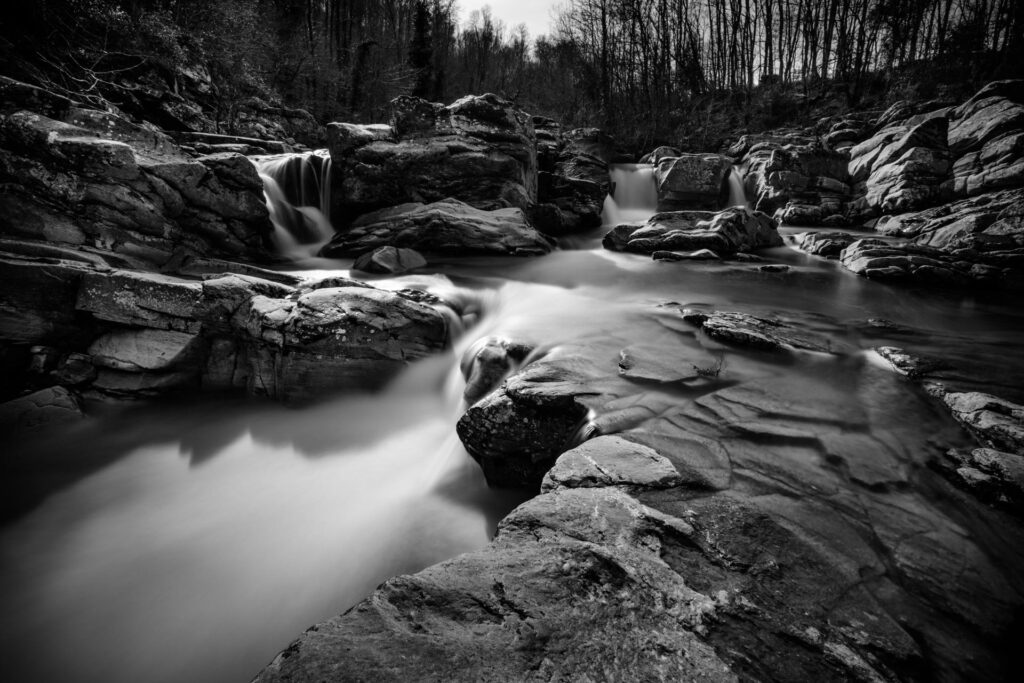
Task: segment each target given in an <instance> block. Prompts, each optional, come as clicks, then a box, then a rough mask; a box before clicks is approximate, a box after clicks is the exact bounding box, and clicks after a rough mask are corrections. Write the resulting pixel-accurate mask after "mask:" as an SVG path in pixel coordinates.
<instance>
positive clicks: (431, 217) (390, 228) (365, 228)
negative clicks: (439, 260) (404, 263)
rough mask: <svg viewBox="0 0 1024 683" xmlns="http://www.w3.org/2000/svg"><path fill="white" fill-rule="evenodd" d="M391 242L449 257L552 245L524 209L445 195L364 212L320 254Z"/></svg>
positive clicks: (532, 251) (529, 252)
mask: <svg viewBox="0 0 1024 683" xmlns="http://www.w3.org/2000/svg"><path fill="white" fill-rule="evenodd" d="M386 246H390V247H399V248H404V249H415V250H416V251H419V252H421V253H423V254H429V255H434V254H438V255H446V256H459V255H508V256H538V255H541V254H546V253H548V252H549V251H551V248H552V244H551V242H550V241H549V240H548V239H547V238H545V237H544V236H542V235H541V234H540V233H539V232H537V231H536V230H535V229H534V228H533V227H532V226H531V225H530V224H529V222H528V221H527V219H526V216H525V215H524V214H523V211H522V210H521V209H518V208H507V209H495V210H493V211H482V210H480V209H476V208H474V207H472V206H470V205H469V204H465V203H463V202H461V201H459V200H457V199H445V200H442V201H438V202H434V203H432V204H404V205H400V206H396V207H393V208H390V209H381V210H379V211H375V212H373V213H369V214H366V215H364V216H361V217H360V218H359V219H357V220H356V221H355V222H354V223H353V224H352V227H351V228H350V229H349V230H347V231H344V232H339V233H338V234H337V235H335V236H334V238H333V239H331V241H330V242H328V243H327V244H326V245H325V246H324V247H323V249H321V251H320V253H321V255H322V256H328V257H335V258H336V257H344V256H357V255H359V254H362V253H364V252H366V251H367V250H373V249H377V248H379V247H386Z"/></svg>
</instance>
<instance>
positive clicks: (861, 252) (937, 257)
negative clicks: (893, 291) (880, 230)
mask: <svg viewBox="0 0 1024 683" xmlns="http://www.w3.org/2000/svg"><path fill="white" fill-rule="evenodd" d="M841 261H842V264H843V267H844V268H846V269H848V270H851V271H853V272H854V273H857V274H858V275H863V276H864V277H867V278H871V279H877V280H885V281H910V280H918V281H922V282H930V283H934V284H942V285H964V284H968V283H970V282H971V280H972V272H971V271H970V270H969V269H967V268H965V266H969V264H966V263H965V262H963V261H960V260H958V259H956V260H954V259H951V258H950V257H949V255H948V254H945V253H944V252H942V251H940V250H938V249H930V248H927V247H918V246H914V245H910V244H903V245H898V244H890V243H887V242H882V241H881V240H876V239H861V240H856V241H855V242H852V243H851V244H850V245H849V246H847V247H846V248H845V249H844V250H843V251H842V253H841ZM976 274H977V276H978V277H977V279H978V280H988V279H995V277H994V275H995V274H994V273H982V272H978V273H976Z"/></svg>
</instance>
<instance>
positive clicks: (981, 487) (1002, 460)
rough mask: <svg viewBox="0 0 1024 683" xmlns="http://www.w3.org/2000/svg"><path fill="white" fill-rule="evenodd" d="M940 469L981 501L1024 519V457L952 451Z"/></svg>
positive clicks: (982, 450) (991, 451)
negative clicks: (1023, 516) (1022, 516)
mask: <svg viewBox="0 0 1024 683" xmlns="http://www.w3.org/2000/svg"><path fill="white" fill-rule="evenodd" d="M939 467H940V469H941V470H942V471H943V472H944V473H945V474H946V476H947V477H949V478H950V479H952V480H953V481H954V482H955V483H957V484H959V485H960V486H962V487H964V488H966V489H967V490H969V491H970V492H971V493H973V494H974V495H975V496H977V497H978V498H980V499H981V500H983V501H985V502H986V503H989V504H990V505H995V506H996V507H999V508H1002V509H1005V510H1008V511H1009V512H1012V513H1014V514H1017V515H1018V516H1020V515H1024V457H1021V455H1020V454H1019V453H1005V452H1003V451H997V450H994V449H992V448H975V449H973V450H971V451H959V450H956V449H950V450H949V451H948V452H947V453H946V462H943V463H940V465H939Z"/></svg>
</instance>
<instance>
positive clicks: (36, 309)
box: [0, 254, 92, 347]
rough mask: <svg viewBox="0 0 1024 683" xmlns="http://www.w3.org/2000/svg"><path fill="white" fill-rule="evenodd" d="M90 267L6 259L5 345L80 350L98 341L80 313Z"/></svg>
mask: <svg viewBox="0 0 1024 683" xmlns="http://www.w3.org/2000/svg"><path fill="white" fill-rule="evenodd" d="M90 270H91V269H90V267H89V266H88V265H86V264H83V263H81V262H73V261H64V260H62V259H54V258H45V259H36V258H32V257H25V256H21V255H17V254H2V255H0V282H2V283H3V286H0V340H5V341H9V342H14V343H20V344H28V345H31V344H51V345H54V346H59V347H74V346H78V345H81V344H83V343H87V340H88V339H89V338H91V337H92V330H91V327H92V326H91V325H90V323H89V321H88V320H83V319H82V316H81V315H80V314H78V313H77V312H76V310H75V302H76V300H77V298H78V290H79V286H80V284H81V282H82V278H83V277H84V276H85V275H86V274H87V273H89V272H90Z"/></svg>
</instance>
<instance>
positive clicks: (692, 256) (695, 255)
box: [651, 249, 722, 261]
mask: <svg viewBox="0 0 1024 683" xmlns="http://www.w3.org/2000/svg"><path fill="white" fill-rule="evenodd" d="M651 258H653V259H654V260H655V261H720V260H721V258H722V257H721V256H719V255H718V254H716V253H715V252H713V251H711V250H710V249H698V250H696V251H656V252H654V253H653V254H651Z"/></svg>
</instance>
